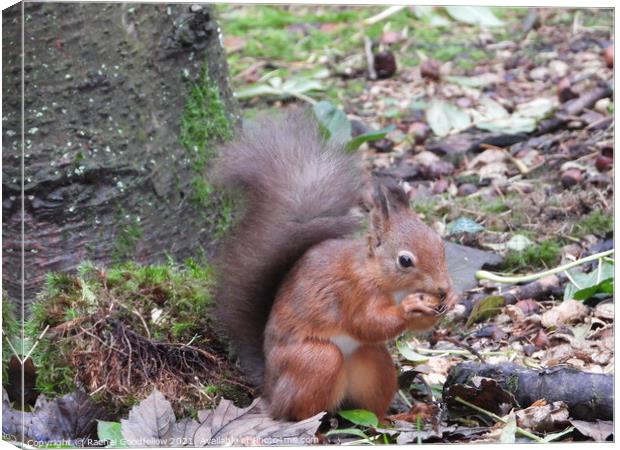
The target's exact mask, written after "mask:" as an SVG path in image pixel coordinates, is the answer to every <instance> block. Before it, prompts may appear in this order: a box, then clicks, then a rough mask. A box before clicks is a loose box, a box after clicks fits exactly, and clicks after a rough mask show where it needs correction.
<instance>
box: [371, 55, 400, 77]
mask: <svg viewBox="0 0 620 450" xmlns="http://www.w3.org/2000/svg"><path fill="white" fill-rule="evenodd" d="M375 72H377V77H378V78H380V79H382V78H390V77H391V76H393V75H394V74H395V73H396V58H395V57H394V53H392V52H390V51H383V52H379V53H377V54H376V55H375Z"/></svg>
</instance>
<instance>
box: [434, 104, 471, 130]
mask: <svg viewBox="0 0 620 450" xmlns="http://www.w3.org/2000/svg"><path fill="white" fill-rule="evenodd" d="M426 121H427V122H428V125H429V126H430V127H431V130H433V133H435V134H436V135H437V136H446V135H447V134H449V133H450V132H452V131H455V130H463V129H465V128H467V127H469V125H470V124H471V118H470V117H469V114H467V113H466V112H465V111H463V110H461V109H459V108H457V107H456V106H454V105H452V104H450V103H448V102H446V101H444V100H433V101H432V102H431V104H430V105H429V107H428V109H427V110H426Z"/></svg>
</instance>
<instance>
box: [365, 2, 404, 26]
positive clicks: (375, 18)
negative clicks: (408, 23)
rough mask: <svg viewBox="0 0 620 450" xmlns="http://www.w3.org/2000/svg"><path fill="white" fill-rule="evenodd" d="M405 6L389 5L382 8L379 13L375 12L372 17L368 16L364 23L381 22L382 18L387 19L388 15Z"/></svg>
mask: <svg viewBox="0 0 620 450" xmlns="http://www.w3.org/2000/svg"><path fill="white" fill-rule="evenodd" d="M405 8H406V6H402V5H400V6H390V7H389V8H386V9H384V10H383V11H381V12H380V13H379V14H375V15H374V16H372V17H369V18H368V19H364V24H365V25H374V24H375V23H377V22H381V21H382V20H384V19H387V18H388V17H390V16H391V15H393V14H396V13H397V12H398V11H400V10H402V9H405Z"/></svg>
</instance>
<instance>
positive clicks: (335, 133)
mask: <svg viewBox="0 0 620 450" xmlns="http://www.w3.org/2000/svg"><path fill="white" fill-rule="evenodd" d="M313 110H314V115H315V116H316V118H317V119H318V121H319V125H320V126H321V130H322V131H323V133H324V135H325V138H326V139H328V140H329V141H332V142H335V143H336V144H337V145H345V144H346V143H347V142H349V140H350V139H351V122H350V121H349V118H348V117H347V115H346V114H345V113H344V112H343V111H342V110H341V109H340V108H337V107H336V106H334V105H333V104H332V103H331V102H328V101H327V100H323V101H320V102H318V103H317V104H316V105H314V108H313Z"/></svg>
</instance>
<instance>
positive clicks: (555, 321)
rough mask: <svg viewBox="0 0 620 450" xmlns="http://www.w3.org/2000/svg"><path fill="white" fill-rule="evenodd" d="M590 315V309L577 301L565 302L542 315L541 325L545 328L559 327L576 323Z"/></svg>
mask: <svg viewBox="0 0 620 450" xmlns="http://www.w3.org/2000/svg"><path fill="white" fill-rule="evenodd" d="M587 314H588V307H587V306H585V305H584V304H583V303H582V302H578V301H576V300H570V299H569V300H564V301H563V302H562V303H560V304H559V305H558V306H555V307H553V308H551V309H550V310H549V311H546V312H544V313H543V315H542V319H541V323H542V325H543V326H544V327H545V328H549V327H557V326H558V325H561V324H564V323H571V322H576V321H578V320H580V319H582V318H583V317H585V316H586V315H587Z"/></svg>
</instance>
